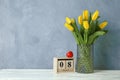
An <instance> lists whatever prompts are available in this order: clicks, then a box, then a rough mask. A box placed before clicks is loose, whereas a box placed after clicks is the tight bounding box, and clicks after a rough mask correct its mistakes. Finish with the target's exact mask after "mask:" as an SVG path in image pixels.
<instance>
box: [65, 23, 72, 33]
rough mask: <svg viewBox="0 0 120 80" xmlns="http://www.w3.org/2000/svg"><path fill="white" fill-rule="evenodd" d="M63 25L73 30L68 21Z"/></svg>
mask: <svg viewBox="0 0 120 80" xmlns="http://www.w3.org/2000/svg"><path fill="white" fill-rule="evenodd" d="M64 26H65V27H66V28H67V29H68V30H69V31H74V28H73V27H72V26H71V25H70V24H68V23H65V24H64Z"/></svg>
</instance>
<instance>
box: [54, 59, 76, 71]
mask: <svg viewBox="0 0 120 80" xmlns="http://www.w3.org/2000/svg"><path fill="white" fill-rule="evenodd" d="M53 64H54V65H53V69H54V71H55V72H74V59H73V58H54V62H53Z"/></svg>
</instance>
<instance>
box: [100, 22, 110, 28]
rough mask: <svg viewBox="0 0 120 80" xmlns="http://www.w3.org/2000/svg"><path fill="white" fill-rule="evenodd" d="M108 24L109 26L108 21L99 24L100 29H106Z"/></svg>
mask: <svg viewBox="0 0 120 80" xmlns="http://www.w3.org/2000/svg"><path fill="white" fill-rule="evenodd" d="M107 24H108V22H107V21H104V22H102V23H100V24H99V27H100V29H103V28H105V27H106V26H107Z"/></svg>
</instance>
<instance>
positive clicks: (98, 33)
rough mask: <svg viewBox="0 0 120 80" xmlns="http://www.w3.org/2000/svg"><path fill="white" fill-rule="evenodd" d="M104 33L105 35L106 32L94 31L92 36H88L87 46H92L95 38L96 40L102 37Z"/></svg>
mask: <svg viewBox="0 0 120 80" xmlns="http://www.w3.org/2000/svg"><path fill="white" fill-rule="evenodd" d="M106 33H107V30H103V31H96V32H95V33H93V34H92V35H90V36H89V40H88V44H92V43H93V42H94V41H95V40H96V38H98V37H99V36H102V35H104V34H106Z"/></svg>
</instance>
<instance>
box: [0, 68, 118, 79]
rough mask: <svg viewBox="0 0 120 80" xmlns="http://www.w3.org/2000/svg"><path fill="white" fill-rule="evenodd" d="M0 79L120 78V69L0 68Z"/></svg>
mask: <svg viewBox="0 0 120 80" xmlns="http://www.w3.org/2000/svg"><path fill="white" fill-rule="evenodd" d="M0 80H120V70H95V72H94V73H90V74H83V73H76V72H69V73H67V72H66V73H58V74H56V73H54V72H53V70H52V69H0Z"/></svg>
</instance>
